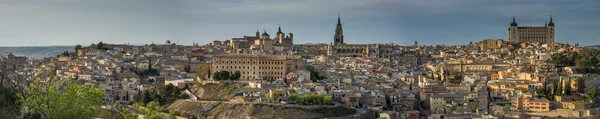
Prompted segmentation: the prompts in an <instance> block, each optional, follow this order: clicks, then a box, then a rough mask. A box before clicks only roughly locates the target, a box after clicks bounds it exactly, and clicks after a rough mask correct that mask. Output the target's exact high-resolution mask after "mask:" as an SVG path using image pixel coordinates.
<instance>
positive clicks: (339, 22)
mask: <svg viewBox="0 0 600 119" xmlns="http://www.w3.org/2000/svg"><path fill="white" fill-rule="evenodd" d="M337 24H342V22H341V21H340V13H339V12H338V23H337Z"/></svg>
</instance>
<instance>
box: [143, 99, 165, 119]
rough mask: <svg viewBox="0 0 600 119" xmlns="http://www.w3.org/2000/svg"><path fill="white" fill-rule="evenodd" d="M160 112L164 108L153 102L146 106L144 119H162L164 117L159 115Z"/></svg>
mask: <svg viewBox="0 0 600 119" xmlns="http://www.w3.org/2000/svg"><path fill="white" fill-rule="evenodd" d="M160 110H162V108H161V107H160V105H159V103H158V102H156V101H152V102H150V103H148V104H147V105H146V111H145V112H146V113H145V115H144V119H162V117H161V116H160V115H159V113H160Z"/></svg>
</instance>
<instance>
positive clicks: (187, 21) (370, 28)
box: [0, 0, 600, 46]
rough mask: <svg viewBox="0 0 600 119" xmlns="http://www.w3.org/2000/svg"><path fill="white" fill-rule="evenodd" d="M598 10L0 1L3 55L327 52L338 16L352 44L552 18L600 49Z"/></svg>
mask: <svg viewBox="0 0 600 119" xmlns="http://www.w3.org/2000/svg"><path fill="white" fill-rule="evenodd" d="M599 3H600V1H588V0H575V1H573V0H548V1H520V0H506V1H486V0H458V1H440V0H370V1H364V0H298V1H276V0H250V1H239V0H231V1H219V0H199V1H162V0H131V1H120V0H103V1H87V0H21V1H0V15H2V16H4V17H3V19H0V36H2V37H0V40H1V41H3V43H1V44H0V46H74V45H77V44H80V45H82V46H88V45H90V44H91V43H98V42H100V41H103V42H105V43H110V44H128V43H129V44H133V45H143V44H149V43H152V42H154V43H157V44H161V43H164V42H165V41H166V40H171V41H172V42H173V43H175V42H178V41H179V44H183V45H191V44H192V43H193V42H195V43H200V44H206V43H209V42H211V41H214V40H226V39H230V38H236V37H242V36H244V35H254V32H256V31H257V30H259V31H260V32H261V33H262V31H263V30H267V33H269V34H271V35H274V34H275V32H277V27H278V25H281V28H282V31H283V32H284V33H290V32H292V33H294V43H296V44H304V43H329V42H332V40H333V32H334V29H335V24H336V20H337V15H338V12H341V22H342V24H343V29H344V36H345V42H346V43H349V44H353V43H356V44H359V43H397V44H401V45H409V44H412V43H413V42H414V41H419V44H422V45H433V44H437V45H458V44H467V43H469V42H471V41H473V42H477V41H481V40H483V39H488V38H492V39H505V40H506V34H507V33H506V29H507V28H508V27H509V23H510V22H511V20H512V17H513V16H516V19H517V23H519V26H543V25H544V22H546V21H548V20H549V17H550V16H551V15H552V16H553V17H554V20H553V21H554V23H555V24H556V41H557V42H561V43H570V44H574V43H579V44H582V45H584V46H588V45H595V44H600V40H598V37H600V34H598V32H600V29H599V28H600V21H598V19H600V16H599V15H598V14H596V13H600V9H598V8H597V6H600V4H599Z"/></svg>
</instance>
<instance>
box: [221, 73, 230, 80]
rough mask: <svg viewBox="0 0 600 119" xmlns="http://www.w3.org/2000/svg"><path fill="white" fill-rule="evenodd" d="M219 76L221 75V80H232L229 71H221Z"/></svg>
mask: <svg viewBox="0 0 600 119" xmlns="http://www.w3.org/2000/svg"><path fill="white" fill-rule="evenodd" d="M219 75H220V76H219V77H221V79H219V80H227V79H229V78H231V73H229V71H221V72H220V73H219Z"/></svg>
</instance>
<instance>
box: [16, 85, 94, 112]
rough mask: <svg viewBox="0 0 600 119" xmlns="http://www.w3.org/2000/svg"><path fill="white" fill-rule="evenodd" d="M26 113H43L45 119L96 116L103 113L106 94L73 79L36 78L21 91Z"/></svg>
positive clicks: (21, 99)
mask: <svg viewBox="0 0 600 119" xmlns="http://www.w3.org/2000/svg"><path fill="white" fill-rule="evenodd" d="M18 97H19V98H20V101H19V102H20V104H21V110H22V111H23V112H22V114H23V115H24V116H25V115H27V114H29V113H34V114H39V115H41V117H42V118H45V119H57V118H67V119H80V118H94V117H96V116H98V115H99V114H100V111H99V110H100V109H101V108H100V106H101V105H102V102H103V101H104V93H103V92H102V90H100V89H98V88H93V87H89V86H85V85H81V84H78V83H76V82H73V81H62V80H56V81H53V80H49V81H46V82H42V81H40V79H36V80H35V81H34V82H33V83H32V84H31V85H29V87H27V89H26V91H25V93H23V94H19V95H18Z"/></svg>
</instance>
